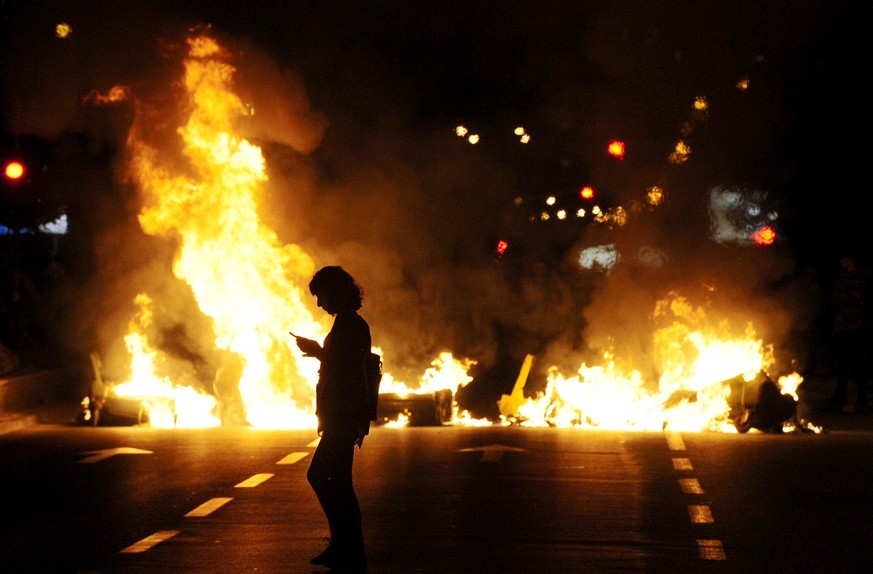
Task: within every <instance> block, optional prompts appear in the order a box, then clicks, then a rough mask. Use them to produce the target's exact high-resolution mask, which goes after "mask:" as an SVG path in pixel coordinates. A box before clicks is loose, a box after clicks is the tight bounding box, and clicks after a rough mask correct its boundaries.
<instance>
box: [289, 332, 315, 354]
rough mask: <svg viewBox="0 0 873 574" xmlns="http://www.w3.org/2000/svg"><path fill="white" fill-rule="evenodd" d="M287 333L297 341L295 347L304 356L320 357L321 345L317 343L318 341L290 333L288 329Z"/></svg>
mask: <svg viewBox="0 0 873 574" xmlns="http://www.w3.org/2000/svg"><path fill="white" fill-rule="evenodd" d="M288 333H289V334H290V335H291V336H292V337H294V339H295V340H296V341H297V348H298V349H300V350H301V351H303V356H304V357H316V358H318V357H321V345H319V344H318V341H314V340H312V339H307V338H306V337H300V336H299V335H295V334H294V333H291V331H288Z"/></svg>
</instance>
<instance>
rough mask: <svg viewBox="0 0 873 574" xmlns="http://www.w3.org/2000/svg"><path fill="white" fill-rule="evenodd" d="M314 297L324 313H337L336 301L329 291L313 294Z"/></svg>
mask: <svg viewBox="0 0 873 574" xmlns="http://www.w3.org/2000/svg"><path fill="white" fill-rule="evenodd" d="M315 299H316V302H317V303H318V306H319V307H321V308H322V309H324V311H325V313H327V314H328V315H336V313H337V308H336V301H335V299H334V297H333V296H332V294H331V293H329V292H323V293H318V294H317V295H316V296H315Z"/></svg>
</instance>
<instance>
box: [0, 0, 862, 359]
mask: <svg viewBox="0 0 873 574" xmlns="http://www.w3.org/2000/svg"><path fill="white" fill-rule="evenodd" d="M868 12H869V10H868V9H867V8H866V7H865V5H864V3H862V2H830V1H823V0H822V1H808V2H805V1H796V0H786V1H775V2H751V1H745V0H740V1H729V2H728V1H700V2H689V1H675V0H658V1H654V0H653V1H642V0H640V1H611V2H607V1H599V0H598V1H594V0H583V1H575V2H573V1H555V0H546V1H537V2H523V1H499V2H498V1H477V2H469V1H452V2H406V1H370V2H297V1H289V2H278V1H277V2H259V1H248V2H230V1H223V2H207V1H203V2H197V1H188V2H164V1H153V2H139V1H124V2H111V1H99V2H98V1H87V0H82V1H79V2H75V3H68V2H63V3H62V2H39V1H27V2H24V1H4V2H2V3H0V17H2V20H0V26H2V29H0V37H2V40H0V42H2V55H0V97H2V117H0V119H2V128H3V130H4V131H5V132H6V134H7V135H8V136H10V137H14V136H19V137H21V136H34V137H37V138H39V139H40V140H42V141H44V142H48V143H49V145H51V146H52V148H53V152H52V154H53V155H52V157H53V158H54V160H53V161H54V162H55V163H54V164H53V165H51V166H50V167H51V172H52V173H53V174H54V177H55V179H62V180H63V181H64V185H63V187H64V194H65V196H64V197H65V200H66V202H67V205H68V215H69V217H70V234H69V237H68V239H67V243H68V245H69V246H68V253H67V257H69V258H71V259H72V261H68V262H67V263H68V265H69V266H70V267H71V268H72V269H71V273H72V275H73V277H74V281H76V284H77V287H78V290H77V291H76V296H77V297H80V298H85V299H89V300H101V299H102V300H103V301H104V302H105V301H106V297H105V293H104V292H103V291H102V290H101V289H100V287H99V285H101V284H103V285H105V284H106V283H107V282H111V283H113V284H115V285H116V291H118V292H119V293H118V297H119V298H121V297H122V294H124V295H125V296H126V295H127V293H126V292H125V290H124V289H121V288H118V287H117V285H118V284H119V283H123V282H124V279H123V278H124V277H125V276H126V273H127V272H128V271H131V269H141V268H143V267H149V268H151V266H152V265H153V263H150V262H147V261H144V260H143V259H142V256H141V255H136V254H134V255H126V254H123V253H119V252H118V251H117V250H116V251H115V252H114V255H115V256H117V257H122V258H123V259H125V261H126V263H124V264H119V263H118V262H114V263H111V264H107V262H106V260H107V258H110V256H111V255H112V254H113V253H111V252H112V248H108V247H104V246H105V245H117V242H118V241H122V242H123V243H125V244H129V243H132V244H136V245H141V244H142V241H141V240H134V241H130V240H129V238H130V236H131V235H134V236H135V235H136V234H137V233H138V231H137V229H136V226H135V213H136V200H135V197H133V196H131V192H130V191H129V190H126V189H125V188H124V186H123V185H120V184H119V183H118V171H117V166H118V165H119V164H120V163H122V161H123V155H124V141H125V135H126V130H127V129H128V128H129V121H130V118H129V112H125V110H124V109H114V110H106V109H95V108H94V107H93V106H88V105H85V104H83V99H84V97H85V96H86V95H87V94H88V93H89V92H91V91H92V90H98V91H101V92H105V91H106V90H108V89H109V88H110V87H111V86H113V85H118V84H124V85H129V86H131V88H132V90H133V91H134V92H135V93H136V94H137V95H138V96H140V97H142V98H145V99H150V100H151V101H159V100H160V98H164V97H167V91H168V90H170V89H171V86H172V84H173V82H174V81H177V79H178V77H179V73H180V67H179V66H180V64H179V59H180V54H181V52H180V46H181V45H183V44H184V38H185V36H186V34H187V33H188V30H190V29H191V28H194V27H197V26H202V25H209V26H211V30H212V33H214V34H215V35H216V36H217V37H218V38H219V39H220V41H222V42H223V43H225V45H226V46H227V47H228V48H229V49H230V50H231V51H232V52H233V53H234V54H235V57H234V58H235V59H234V61H233V63H234V65H235V66H236V67H237V74H238V76H237V82H238V85H239V88H240V93H241V94H242V95H243V96H244V97H248V96H250V97H251V98H252V99H253V101H258V102H259V105H260V108H259V110H264V114H263V115H262V116H259V117H263V118H264V121H263V123H256V125H252V126H250V129H251V133H250V134H248V135H249V136H250V137H251V138H252V140H253V141H254V142H255V143H257V144H258V145H260V146H261V147H262V148H263V150H264V154H265V157H266V160H267V169H268V172H269V174H270V181H271V183H270V187H269V198H270V202H271V205H272V207H273V209H271V210H270V215H269V216H268V217H267V221H268V223H270V224H271V225H272V226H273V227H275V228H276V229H278V230H279V233H280V235H282V238H283V239H284V240H285V241H288V242H294V243H298V244H300V245H302V246H303V247H304V249H306V250H307V252H309V253H311V254H312V255H313V256H314V257H315V259H316V260H317V261H319V262H320V263H324V264H329V263H336V262H339V263H342V264H343V265H344V266H346V267H348V268H349V269H350V270H352V271H353V272H354V273H355V274H356V275H357V276H359V277H360V278H361V279H362V282H363V283H364V284H365V286H369V288H368V289H367V291H368V293H370V294H371V299H370V300H369V301H368V303H367V305H368V306H369V309H370V310H371V311H370V312H371V314H372V315H374V316H375V318H377V319H378V321H377V322H378V323H379V324H380V325H381V329H382V332H383V334H382V339H383V343H384V344H386V346H387V347H389V348H391V350H392V351H394V353H395V356H397V355H403V356H405V357H409V359H408V360H407V361H405V363H407V364H406V365H405V366H408V367H409V368H411V369H412V368H417V367H418V363H416V361H419V362H420V361H423V360H425V359H426V357H427V353H430V352H432V351H433V350H434V349H436V347H437V346H438V344H437V343H434V342H433V341H432V339H436V340H437V341H439V342H440V343H439V344H444V345H446V346H448V347H450V348H452V349H453V350H455V352H456V353H459V354H469V355H471V356H476V357H477V358H478V360H479V361H480V363H481V364H482V365H484V366H485V367H486V368H487V367H489V366H492V365H496V364H498V363H500V362H501V361H502V360H503V359H507V360H508V362H509V363H511V364H513V367H512V369H516V368H517V367H516V366H514V365H516V363H515V361H518V360H520V359H519V356H520V355H523V352H524V349H538V350H539V351H540V352H542V353H543V354H545V355H546V356H548V355H549V354H550V352H549V349H550V348H551V347H552V346H553V345H552V343H553V342H554V340H555V339H561V338H566V337H564V336H563V335H562V333H563V331H564V330H566V329H576V330H582V333H581V334H579V333H577V334H575V335H573V336H572V337H570V338H571V339H572V340H573V341H574V342H573V343H572V345H573V346H574V347H573V348H574V349H577V348H578V347H579V346H580V343H579V339H582V340H583V341H584V343H582V344H581V345H582V346H583V347H584V346H585V345H588V346H590V347H598V346H599V345H600V344H601V343H602V342H603V341H604V340H606V339H609V338H612V337H616V336H618V337H621V333H622V332H623V331H624V330H626V329H627V328H628V327H627V325H626V323H627V322H628V319H627V318H624V319H622V320H617V319H615V318H614V317H615V315H616V311H615V310H616V309H617V308H619V307H620V308H622V309H624V310H625V311H626V312H627V313H629V314H630V315H631V316H633V314H634V313H635V312H637V311H639V312H640V313H642V314H643V315H645V314H646V313H647V312H650V303H651V301H652V300H654V299H656V298H657V297H659V296H661V295H663V293H665V292H667V291H669V290H671V289H676V288H677V286H679V287H684V288H686V289H688V291H690V292H691V293H692V294H694V293H697V292H698V291H699V288H697V287H694V286H695V285H697V284H700V283H703V282H706V281H710V280H716V281H718V282H719V283H720V284H721V285H723V286H724V287H723V290H724V292H725V293H728V294H729V295H727V296H726V297H725V298H726V299H729V300H731V301H732V302H733V303H736V302H738V301H741V302H743V305H744V306H745V307H746V308H747V309H749V310H750V313H751V314H752V315H753V316H754V317H756V318H758V319H761V321H760V322H761V323H763V324H766V325H769V326H768V327H763V330H764V331H765V335H766V336H768V337H770V338H771V339H772V340H774V341H776V342H777V343H785V345H786V347H789V348H791V349H792V350H791V351H788V353H797V354H800V355H802V354H804V353H805V352H806V350H805V348H804V347H805V346H806V345H809V342H808V341H805V340H802V339H803V337H798V333H799V332H804V331H806V330H808V329H809V328H810V326H811V325H814V324H815V321H816V320H817V316H818V313H819V312H820V310H821V302H820V301H818V300H816V299H815V297H816V296H817V295H818V294H820V291H819V290H820V289H821V288H823V287H824V284H825V283H826V281H827V278H828V275H829V273H831V272H832V271H833V269H834V268H835V261H836V254H837V253H838V252H839V250H841V249H844V248H845V246H846V245H853V246H855V247H858V246H864V249H866V246H867V245H868V244H869V227H870V226H869V224H868V223H867V216H866V208H865V206H864V204H865V203H866V200H865V197H864V196H865V193H864V183H863V182H864V181H866V177H865V176H866V175H867V169H866V168H867V163H868V162H866V161H865V160H866V158H865V157H864V156H865V155H866V153H867V147H868V146H867V144H866V143H865V142H866V139H867V138H866V131H865V130H866V127H865V126H867V125H870V123H871V122H870V118H869V116H870V111H869V109H870V108H869V106H868V104H867V98H866V97H865V96H866V93H867V90H866V89H863V88H862V86H864V87H866V84H867V83H868V82H867V78H866V73H867V71H868V70H870V69H871V67H870V64H871V48H870V43H869V40H868V38H867V37H866V34H867V30H868V29H869V23H870V18H869V15H868ZM59 22H67V23H69V24H70V25H71V26H72V31H73V32H72V34H71V35H70V36H69V37H68V38H66V39H59V38H57V37H56V36H55V30H54V27H55V25H56V24H57V23H59ZM743 79H745V80H748V89H745V90H740V89H738V87H737V85H738V82H739V81H740V80H743ZM700 97H703V98H705V99H706V102H707V103H708V109H707V111H706V112H705V113H700V112H697V113H695V112H694V110H693V109H692V105H693V103H694V101H695V99H696V98H700ZM460 124H463V125H465V126H467V127H469V128H470V129H471V130H472V131H473V132H475V133H478V134H480V136H481V141H480V143H479V144H477V145H476V146H472V145H470V144H468V143H466V142H465V141H464V140H463V139H461V138H459V137H457V136H456V135H455V133H454V129H455V126H457V125H460ZM517 126H524V128H525V129H526V131H527V132H528V133H529V134H530V135H531V138H532V139H531V142H530V143H529V144H526V145H525V144H520V143H519V141H518V137H517V136H515V135H513V129H514V128H515V127H517ZM612 138H617V139H620V140H622V141H624V142H625V143H626V146H627V153H626V156H625V158H624V159H622V160H616V159H615V158H613V157H610V156H609V155H608V154H607V153H606V145H607V142H608V141H609V140H610V139H612ZM680 139H682V140H684V141H686V142H688V143H689V144H690V145H691V147H692V152H691V154H690V156H689V159H688V161H687V162H686V163H684V164H682V165H678V166H677V165H674V164H671V163H670V162H669V161H668V156H669V154H670V152H671V151H672V150H673V146H674V144H675V142H677V141H678V140H680ZM586 183H593V184H594V185H595V187H596V188H597V189H598V193H599V194H600V199H601V200H602V201H603V202H604V204H605V205H613V206H616V205H631V204H632V203H633V202H634V201H635V200H638V198H639V197H641V194H642V192H643V190H645V189H646V188H647V187H649V186H651V185H656V184H657V185H659V186H663V188H664V189H665V190H666V193H667V195H666V197H667V202H666V203H665V205H664V206H663V207H662V208H659V209H658V210H656V211H657V213H642V214H640V215H639V216H635V217H633V218H632V221H631V222H630V223H629V224H628V225H627V226H624V227H622V228H616V227H615V226H611V225H588V226H585V225H575V226H572V225H564V226H563V227H561V228H560V229H559V228H558V227H557V226H555V227H552V228H548V229H546V228H545V226H531V225H530V222H528V221H527V219H526V217H527V215H528V211H525V210H526V209H527V206H533V205H538V204H539V202H542V201H543V200H544V199H545V198H546V197H548V196H549V195H552V194H557V195H559V196H562V195H563V196H565V195H567V194H573V193H575V191H576V190H578V188H579V187H580V186H581V185H583V184H586ZM55 185H57V184H56V183H55ZM717 186H725V187H733V186H736V187H738V188H742V189H747V190H757V191H759V192H761V193H762V194H763V195H764V196H766V203H767V205H768V206H769V207H768V208H772V209H773V210H775V211H777V212H778V215H779V218H778V219H777V220H776V221H775V224H774V226H775V227H776V228H777V230H778V233H779V238H778V241H777V244H776V245H774V246H771V247H769V248H764V249H760V248H756V247H747V246H746V247H737V246H724V245H715V244H714V242H713V241H712V240H711V238H710V237H709V234H710V229H709V225H710V222H709V220H708V217H707V201H708V199H707V198H708V197H709V195H708V194H709V192H710V190H711V189H712V188H713V187H717ZM292 188H293V189H303V190H305V191H303V192H301V193H300V194H291V193H289V192H288V190H289V189H292ZM292 195H293V197H292ZM301 198H302V199H301ZM519 201H520V202H521V203H520V204H519ZM519 205H522V206H523V207H521V208H520V207H519ZM499 239H505V240H508V241H509V244H510V249H509V251H507V253H506V254H505V255H504V257H503V258H501V259H498V258H495V254H494V247H495V245H496V243H497V241H498V240H499ZM113 242H116V243H113ZM612 242H615V243H616V244H618V245H619V246H620V247H623V248H625V249H626V250H628V251H630V250H635V249H639V248H642V247H643V246H655V247H656V248H657V249H659V250H663V252H664V253H665V254H666V255H665V258H666V260H667V261H668V263H667V264H666V265H665V266H664V267H663V268H662V269H660V270H658V271H657V272H653V271H652V270H650V269H647V268H645V266H643V265H637V264H635V263H634V262H633V261H632V257H628V258H626V263H627V264H626V265H625V269H623V270H619V269H618V268H617V269H616V270H615V272H614V273H612V274H609V276H608V277H603V276H602V275H600V276H598V277H596V278H594V279H591V278H580V277H578V276H576V272H577V271H578V270H572V269H570V270H569V271H568V267H572V260H573V254H574V253H577V252H578V250H579V249H581V248H584V247H585V246H591V245H597V244H601V243H612ZM862 254H863V252H862ZM540 263H545V264H546V265H548V266H550V268H551V267H554V268H556V269H560V270H561V272H562V273H564V274H565V275H567V274H569V275H572V280H571V283H572V284H573V285H577V284H578V282H581V283H583V285H584V287H583V290H584V291H585V293H586V295H585V296H584V300H583V301H581V302H579V304H580V305H581V306H582V307H584V312H583V314H584V320H583V321H582V323H583V326H580V325H578V324H573V325H571V326H569V327H568V326H567V325H566V324H561V325H560V326H556V327H555V328H554V337H551V338H550V339H549V340H543V337H542V336H541V335H536V334H527V333H526V329H525V327H524V325H523V324H519V321H523V320H520V319H518V317H517V313H516V311H515V310H514V307H513V305H514V301H515V300H516V299H517V294H518V292H519V289H520V283H521V282H523V280H524V278H525V277H527V276H529V275H530V273H531V271H530V269H531V267H532V266H534V265H537V264H540ZM425 275H428V276H436V277H437V284H438V287H439V289H440V290H441V292H442V293H443V294H444V295H445V299H446V301H447V302H446V303H445V309H444V313H442V314H441V315H440V316H439V317H438V318H436V319H434V320H433V321H434V323H432V324H431V325H430V331H432V336H429V337H427V339H428V340H429V342H427V343H426V344H425V343H422V342H421V341H420V339H422V336H421V334H420V333H417V334H415V335H410V333H409V332H408V329H409V324H410V323H411V321H410V320H409V312H408V305H407V304H408V303H410V302H414V301H415V297H416V296H417V295H416V291H417V290H418V289H419V288H420V286H421V283H422V281H423V279H422V277H424V276H425ZM137 276H139V277H141V275H137ZM642 293H645V296H642V295H640V294H642ZM693 296H694V295H692V297H693ZM110 299H111V298H110ZM470 308H475V309H476V313H477V317H479V318H480V319H482V318H483V317H484V319H482V321H481V324H476V325H474V326H472V327H471V324H470V322H469V316H468V313H469V309H470ZM637 308H638V309H637ZM646 309H649V311H646ZM630 322H633V321H632V319H631V320H630ZM545 331H550V330H549V329H545ZM79 332H80V333H82V335H83V337H84V338H85V339H87V340H88V341H89V343H94V344H98V345H99V344H101V337H102V338H106V337H109V335H106V334H101V329H100V328H96V327H93V326H90V327H85V326H81V327H79ZM507 333H510V334H511V335H507ZM633 338H634V337H627V339H633ZM798 338H799V339H801V340H798ZM95 339H96V343H95ZM507 339H509V342H507ZM567 344H569V343H566V342H564V344H563V345H562V346H561V349H562V350H563V351H565V350H566V345H567ZM629 347H631V351H633V347H634V345H633V344H630V343H629ZM580 352H581V351H580ZM553 354H559V353H558V352H557V351H555V353H553ZM401 363H404V361H401V360H400V359H397V368H402V366H403V365H401ZM512 369H509V370H512Z"/></svg>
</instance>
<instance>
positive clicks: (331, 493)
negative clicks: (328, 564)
mask: <svg viewBox="0 0 873 574" xmlns="http://www.w3.org/2000/svg"><path fill="white" fill-rule="evenodd" d="M355 438H356V437H355V431H354V430H349V429H340V430H333V431H331V430H325V431H324V432H323V433H322V436H321V440H320V441H319V443H318V446H317V447H316V449H315V452H314V453H313V455H312V460H311V461H310V463H309V470H308V471H307V472H306V479H307V480H308V481H309V484H310V486H312V490H313V491H314V492H315V495H316V497H318V502H319V503H320V504H321V508H322V509H323V510H324V514H325V516H326V517H327V524H328V527H329V528H330V547H331V548H332V549H333V550H336V551H338V552H342V553H343V554H348V555H359V554H363V552H364V537H363V531H362V528H361V507H360V505H359V503H358V497H357V495H356V494H355V489H354V486H353V485H352V463H353V462H354V458H355Z"/></svg>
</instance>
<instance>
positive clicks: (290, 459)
mask: <svg viewBox="0 0 873 574" xmlns="http://www.w3.org/2000/svg"><path fill="white" fill-rule="evenodd" d="M307 456H309V453H308V452H292V453H291V454H289V455H288V456H286V457H284V458H282V460H280V461H279V462H277V463H276V464H294V463H295V462H298V461H301V460H303V459H304V458H306V457H307Z"/></svg>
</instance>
